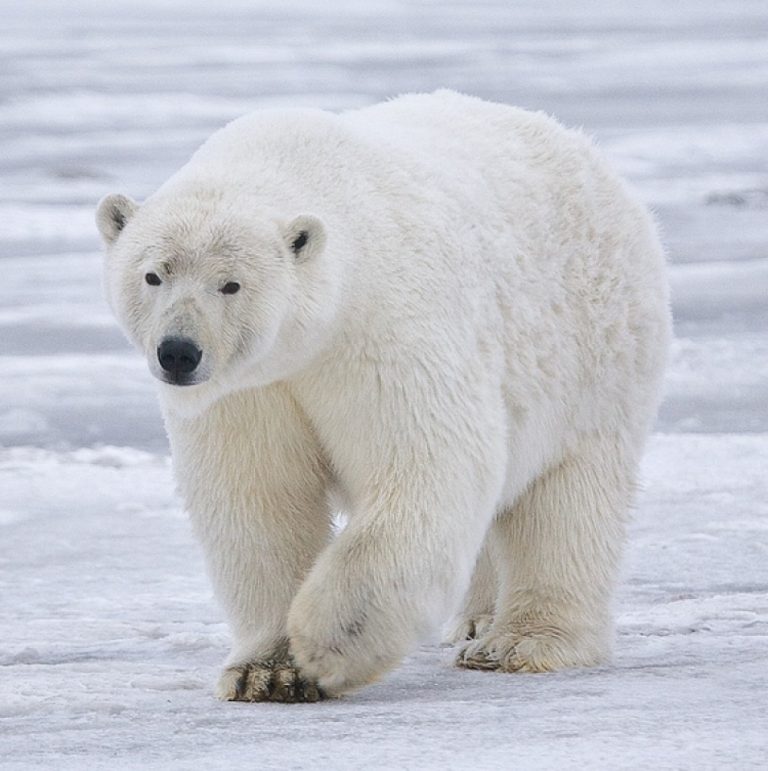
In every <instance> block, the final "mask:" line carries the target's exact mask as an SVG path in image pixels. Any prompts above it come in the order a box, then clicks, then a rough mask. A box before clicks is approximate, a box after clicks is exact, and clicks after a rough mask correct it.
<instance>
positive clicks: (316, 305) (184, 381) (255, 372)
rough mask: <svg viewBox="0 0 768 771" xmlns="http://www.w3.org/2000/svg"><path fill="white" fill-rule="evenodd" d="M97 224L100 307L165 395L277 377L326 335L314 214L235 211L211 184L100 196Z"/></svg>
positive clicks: (321, 247)
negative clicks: (101, 259) (135, 196)
mask: <svg viewBox="0 0 768 771" xmlns="http://www.w3.org/2000/svg"><path fill="white" fill-rule="evenodd" d="M96 221H97V224H98V227H99V231H100V233H101V236H102V238H103V240H104V243H105V246H106V266H105V288H106V294H107V299H108V301H109V304H110V306H111V307H112V310H113V311H114V313H115V315H116V317H117V319H118V322H119V323H120V325H121V326H122V328H123V330H124V332H125V333H126V335H127V336H128V338H129V339H130V340H131V341H132V342H133V343H134V344H135V345H136V346H137V347H139V348H140V349H141V350H142V351H143V353H144V354H145V356H146V357H147V360H148V362H149V368H150V370H151V372H152V374H153V375H154V376H155V377H157V378H158V379H159V380H160V381H161V382H162V383H163V384H164V386H163V391H165V393H166V395H170V394H171V393H173V394H174V398H176V397H180V392H181V391H184V392H185V394H184V396H183V397H181V398H182V399H186V400H189V397H191V395H192V392H196V393H197V394H198V395H202V392H206V394H209V395H210V396H212V397H214V398H217V397H218V396H220V395H222V394H223V393H226V392H228V391H232V390H238V389H240V388H243V387H249V386H255V385H265V384H267V383H269V382H274V381H276V380H279V379H283V378H285V377H287V376H289V375H290V374H292V373H294V372H296V371H297V370H299V369H301V368H302V367H303V366H306V364H307V363H308V362H309V361H310V360H311V359H312V358H313V357H314V356H316V355H317V353H318V351H319V350H320V349H321V348H322V344H323V341H324V340H325V339H326V338H327V337H328V334H329V333H330V328H331V327H332V326H333V321H334V316H335V312H334V308H335V305H336V303H335V299H336V294H337V291H336V290H337V288H338V286H337V284H338V281H337V280H336V277H335V275H334V269H333V266H332V265H330V261H329V260H328V259H327V258H326V254H325V252H326V248H325V247H326V234H325V227H324V225H323V223H322V222H321V220H320V219H318V218H317V217H315V216H313V215H309V214H301V215H298V216H291V217H286V218H282V217H280V216H279V215H278V214H277V213H274V212H273V213H266V212H265V211H264V209H263V208H261V209H260V212H259V215H258V216H253V217H250V216H244V215H243V206H242V205H241V204H240V203H238V204H237V205H233V202H232V200H231V199H229V200H228V199H227V198H225V197H224V196H222V195H221V194H218V193H216V192H215V191H213V190H211V191H198V192H196V193H192V194H189V193H186V194H179V193H175V194H166V195H159V194H158V195H156V196H155V197H153V198H150V199H149V200H148V201H147V202H146V203H145V204H144V205H142V206H139V205H138V204H137V203H135V202H134V201H133V200H131V199H130V198H128V197H127V196H123V195H115V194H113V195H108V196H107V197H106V198H104V199H103V200H102V201H101V202H100V203H99V206H98V210H97V214H96ZM182 387H185V388H182ZM209 400H210V399H209V398H208V396H206V397H205V398H204V399H203V401H206V402H207V401H209Z"/></svg>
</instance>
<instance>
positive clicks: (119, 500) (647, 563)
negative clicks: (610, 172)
mask: <svg viewBox="0 0 768 771" xmlns="http://www.w3.org/2000/svg"><path fill="white" fill-rule="evenodd" d="M8 5H9V7H8V8H4V23H3V25H2V28H0V142H2V145H1V146H2V148H3V151H2V153H0V271H2V280H0V371H1V372H2V373H3V376H2V378H0V541H1V542H2V544H3V549H2V550H0V597H2V600H0V628H2V630H3V634H2V638H0V673H1V674H0V768H2V769H6V768H8V769H16V768H18V769H22V768H34V767H54V768H57V769H81V768H89V769H90V768H93V769H100V768H110V769H113V768H163V769H166V768H178V769H186V768H225V767H232V766H233V765H235V764H238V765H242V764H245V765H246V766H248V767H257V768H281V769H283V768H285V769H291V768H334V769H347V768H349V769H353V768H361V767H366V768H418V769H430V768H472V769H477V768H482V769H484V768H489V769H495V768H498V769H507V768H520V769H552V768H558V769H559V768H585V767H589V768H597V769H602V768H605V769H608V768H610V769H620V768H627V769H630V768H657V769H683V768H704V769H706V768H737V769H748V768H764V767H765V765H766V759H767V758H768V739H767V738H766V737H768V708H767V707H766V703H765V693H766V691H767V690H768V656H767V654H766V650H768V647H767V646H766V642H767V639H766V638H767V637H768V475H767V474H766V468H768V408H767V407H766V405H768V337H766V334H765V330H766V328H768V230H766V221H767V220H766V215H767V213H768V115H767V114H766V111H765V105H766V104H768V67H767V66H766V61H768V46H767V45H766V40H768V6H766V5H765V3H764V2H763V1H762V0H754V1H753V0H740V1H739V2H730V3H726V2H719V1H716V0H710V1H709V2H705V3H702V2H694V1H693V0H683V1H682V2H679V3H674V4H673V3H669V2H666V0H665V1H663V2H662V0H649V1H648V2H646V3H643V4H642V5H641V7H637V5H638V4H635V3H629V2H617V1H616V0H613V1H612V2H611V1H610V0H584V2H580V3H573V4H567V3H559V2H555V0H546V1H545V2H539V1H536V2H534V0H524V1H523V2H520V3H507V2H502V1H501V0H489V1H488V2H483V3H471V2H470V1H469V0H456V2H451V3H436V2H430V1H428V0H426V1H424V2H419V3H406V2H397V1H396V0H377V1H376V2H362V3H361V2H358V3H353V2H343V3H334V4H330V3H320V2H312V1H311V0H305V1H304V2H297V1H296V0H291V1H290V2H284V3H281V4H274V3H271V4H270V3H266V2H245V0H229V1H228V2H226V3H217V4H215V8H214V6H213V5H211V4H209V3H207V2H204V1H203V0H192V2H185V3H181V2H180V0H163V2H149V0H140V2H134V3H131V4H118V3H109V2H104V1H103V0H101V1H100V2H95V0H71V1H70V2H68V3H67V4H60V3H58V2H54V0H40V2H36V3H15V4H8ZM438 86H449V87H454V88H459V89H462V90H466V91H469V92H472V93H475V94H478V95H480V96H484V97H488V98H494V99H500V100H503V101H508V102H512V103H517V104H521V105H523V106H528V107H534V108H538V109H544V110H547V111H550V112H553V113H555V114H557V115H558V116H559V117H560V118H561V119H562V120H564V121H565V122H566V123H569V124H572V125H583V126H584V128H585V129H586V130H587V131H589V132H590V133H592V134H594V135H595V136H596V138H597V139H598V141H599V142H600V144H601V146H602V147H603V149H604V151H605V152H606V153H607V154H608V155H609V156H611V157H612V159H613V160H614V161H615V162H616V164H617V165H618V166H619V168H620V169H622V171H623V172H624V173H625V174H626V175H627V176H628V178H629V179H630V181H631V183H632V184H633V185H635V186H636V187H637V189H638V190H639V191H640V193H641V195H642V196H643V197H644V198H645V199H646V200H647V201H648V203H649V204H650V205H651V206H653V208H654V209H655V210H656V212H657V214H658V217H659V219H660V222H661V226H662V230H663V232H664V236H665V241H666V243H667V244H668V247H669V252H670V260H671V263H672V264H671V281H672V290H673V305H674V312H675V321H676V333H677V340H676V342H675V346H674V350H673V356H672V362H671V366H670V371H669V375H668V378H667V397H666V399H665V402H664V404H663V405H662V409H661V412H660V416H659V420H658V422H657V425H656V432H655V434H654V436H653V437H652V440H651V442H650V445H649V449H648V453H647V455H646V458H645V461H644V465H643V487H642V492H641V494H640V496H639V500H638V502H637V507H636V510H635V511H634V515H633V520H632V524H631V527H630V532H629V538H628V548H627V556H626V560H625V567H624V578H623V581H622V584H621V588H620V591H619V592H618V596H617V600H616V606H617V638H616V652H615V659H614V661H613V663H612V664H611V665H609V666H605V667H602V668H600V669H596V670H591V671H571V672H564V673H559V674H555V675H541V676H533V675H519V676H513V675H509V676H502V675H494V674H488V673H482V672H468V671H461V670H457V669H454V668H452V667H451V666H450V658H451V653H450V651H449V650H446V649H443V648H441V647H440V646H439V645H438V644H437V643H435V642H433V643H430V644H427V645H425V646H424V647H422V648H420V649H419V650H418V651H417V652H415V653H414V655H413V656H412V657H410V658H409V659H408V660H407V661H406V662H405V663H404V664H403V666H402V667H400V668H399V669H398V670H396V671H395V672H393V673H392V674H391V675H389V676H388V677H387V678H385V679H384V680H383V681H382V682H380V683H378V684H376V685H374V686H372V687H370V688H368V689H366V690H364V691H362V692H360V693H357V694H353V695H351V696H349V697H347V698H345V699H343V700H340V701H338V702H333V703H323V704H320V705H297V706H291V705H275V704H261V705H244V704H220V703H218V702H216V701H215V700H214V699H213V697H212V695H211V690H212V685H213V682H214V681H215V677H216V673H217V669H218V666H219V664H220V662H221V660H222V659H223V657H224V656H225V655H226V652H227V641H228V635H227V629H226V626H225V624H224V623H223V619H222V615H221V612H220V610H219V609H218V607H217V606H216V604H215V603H214V601H213V600H212V597H211V591H210V586H209V583H208V581H207V579H206V577H205V574H204V570H203V566H202V559H201V554H200V551H199V548H198V546H197V545H196V543H195V542H194V539H193V538H192V536H191V533H190V528H189V524H188V522H187V519H186V517H185V515H184V513H183V512H182V510H181V507H180V504H179V501H178V499H177V498H176V496H175V493H174V485H173V481H172V479H171V474H170V465H169V460H168V454H167V453H168V451H167V443H166V440H165V437H164V433H163V428H162V421H161V419H160V415H159V411H158V409H157V406H156V403H155V399H154V391H153V386H152V382H151V379H150V377H149V375H148V373H147V371H146V365H145V363H144V362H143V361H141V359H140V358H139V357H138V356H137V355H136V354H135V353H133V352H132V351H131V350H130V349H129V348H128V346H127V344H126V343H125V341H124V340H123V338H122V336H121V335H120V333H119V332H118V330H117V329H116V328H115V326H114V322H113V321H112V318H111V315H110V313H109V310H108V309H107V308H106V305H105V303H104V301H103V299H102V292H101V286H100V255H99V251H98V250H99V245H98V240H97V238H96V234H95V228H94V226H93V220H92V212H93V207H94V204H95V201H96V200H97V199H98V198H99V197H100V196H101V195H103V194H105V193H107V192H110V191H112V190H117V191H124V192H129V193H131V194H132V195H134V196H136V197H138V198H141V197H142V196H144V195H146V194H147V193H149V192H150V191H151V190H152V189H153V188H154V187H155V186H156V185H157V184H159V183H160V182H161V181H162V180H163V179H164V178H165V177H166V176H168V174H170V173H171V172H172V171H173V170H174V169H175V168H176V167H178V165H180V164H181V163H183V161H184V160H185V159H186V157H188V156H189V154H190V153H191V151H192V150H193V149H194V148H195V146H196V145H197V144H198V143H199V142H200V141H201V140H202V139H203V138H204V137H205V136H206V135H207V134H209V133H210V132H211V131H212V130H213V129H215V128H216V127H218V126H219V125H221V124H222V123H223V122H225V121H227V120H229V119H231V118H233V117H235V116H236V115H238V114H240V113H242V112H244V111H246V110H249V109H253V108H255V107H259V106H266V105H270V106H271V105H280V104H311V105H316V106H321V107H326V108H331V109H339V108H344V107H351V106H357V105H361V104H366V103H370V102H373V101H376V100H378V99H380V98H384V97H386V96H389V95H392V94H394V93H398V92H402V91H409V90H427V89H432V88H436V87H438Z"/></svg>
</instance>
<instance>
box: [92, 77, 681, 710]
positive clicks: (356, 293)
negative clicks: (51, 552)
mask: <svg viewBox="0 0 768 771" xmlns="http://www.w3.org/2000/svg"><path fill="white" fill-rule="evenodd" d="M97 218H98V222H99V226H100V229H101V232H102V235H103V237H104V240H105V242H106V244H107V260H106V285H107V292H108V295H109V298H110V302H111V304H112V307H113V308H114V311H115V313H116V315H117V318H118V319H119V321H120V322H121V324H122V326H123V328H124V329H125V330H126V332H127V334H128V335H129V337H130V338H131V339H132V340H133V341H134V342H135V343H136V345H138V346H139V347H140V348H141V349H142V350H143V351H144V352H145V354H146V356H147V358H148V360H149V362H150V367H151V369H152V371H153V372H154V373H155V374H156V375H157V376H158V377H159V378H162V377H163V376H164V373H163V371H162V369H161V367H160V366H159V364H158V361H157V347H158V345H159V343H160V341H161V340H162V339H164V338H166V337H168V336H169V335H171V336H174V335H175V336H182V337H185V338H187V339H190V340H192V341H194V342H195V344H196V345H197V346H199V348H200V349H201V350H202V352H203V356H202V361H201V362H200V365H199V367H198V368H197V370H196V371H195V373H194V379H193V383H192V384H191V385H188V386H183V387H182V386H179V385H172V384H167V383H163V384H161V386H160V396H161V402H162V407H163V411H164V415H165V420H166V425H167V429H168V434H169V437H170V441H171V446H172V451H173V457H174V463H175V469H176V475H177V479H178V483H179V488H180V490H181V493H182V495H183V497H184V501H185V503H186V506H187V508H188V509H189V512H190V514H191V517H192V521H193V523H194V527H195V529H196V532H197V534H198V536H199V538H200V540H201V541H202V544H203V546H204V549H205V552H206V555H207V559H208V564H209V567H210V572H211V576H212V578H213V582H214V584H215V587H216V591H217V594H218V596H219V598H220V600H221V602H222V603H223V606H224V607H225V609H226V612H227V614H228V617H229V619H230V622H231V629H232V635H233V638H234V646H233V649H232V653H231V655H230V657H229V659H228V661H227V663H226V668H225V670H224V674H223V676H222V679H221V681H220V684H219V694H220V696H221V697H222V698H225V699H246V700H261V699H270V698H271V699H276V700H283V701H294V700H313V699H316V698H319V697H321V696H322V695H323V694H330V695H335V694H340V693H342V692H344V691H348V690H350V689H353V688H356V687H359V686H362V685H364V684H366V683H370V682H371V681H373V680H375V679H376V678H378V677H379V676H381V675H382V674H383V673H384V672H386V671H387V670H388V669H389V668H391V667H393V666H394V665H396V664H397V663H398V661H399V660H400V659H401V657H402V656H403V655H404V654H405V653H406V652H407V651H408V650H409V649H410V648H411V646H412V645H413V644H414V643H415V642H416V641H417V640H418V639H419V638H420V637H421V636H422V635H424V634H425V632H426V631H427V630H429V629H430V628H432V627H434V625H435V624H437V623H439V622H441V621H443V620H444V619H445V617H446V614H449V613H450V612H451V611H452V610H455V609H456V608H457V607H460V602H461V600H462V597H463V596H464V595H465V594H466V599H465V600H464V604H463V609H461V610H460V611H459V617H458V619H457V620H456V625H455V626H456V631H455V633H454V638H455V639H456V641H460V642H461V643H462V645H463V647H462V649H461V650H460V652H459V655H458V659H457V661H458V663H459V664H460V665H463V666H468V667H481V668H487V669H497V670H500V671H506V672H510V671H528V672H540V671H546V670H554V669H560V668H562V667H572V666H590V665H593V664H597V663H599V662H601V661H604V660H605V659H606V657H607V656H608V655H609V650H610V647H611V637H612V634H611V612H610V598H611V591H612V587H613V584H614V581H615V577H616V571H617V563H618V560H619V556H620V552H621V547H622V539H623V533H624V521H625V518H626V514H627V508H628V506H629V504H630V501H631V497H632V490H633V485H634V482H635V475H636V470H637V465H638V459H639V456H640V453H641V450H642V447H643V443H644V440H645V438H646V434H647V432H648V429H649V425H650V423H651V421H652V419H653V416H654V413H655V410H656V405H657V400H658V394H659V382H660V379H661V376H662V372H663V369H664V365H665V359H666V351H667V345H668V340H669V334H670V316H669V311H668V300H667V289H666V284H665V278H664V270H665V269H664V260H663V256H662V251H661V249H660V247H659V243H658V240H657V236H656V233H655V230H654V227H653V225H652V223H651V221H650V219H649V217H648V215H647V213H646V212H645V210H644V209H643V207H642V206H641V205H640V204H639V203H638V202H637V201H636V200H635V198H633V196H632V195H631V194H630V193H628V192H627V190H626V189H625V188H624V186H623V185H622V183H621V182H620V181H619V180H618V179H617V178H616V176H615V175H614V174H613V173H612V172H611V171H610V169H609V168H608V167H607V166H606V164H605V163H604V161H603V160H602V159H601V158H600V157H599V155H598V154H597V153H596V151H595V149H594V147H593V146H592V144H591V143H590V142H589V141H588V140H587V139H586V138H584V137H583V136H582V135H581V134H579V133H577V132H572V131H567V130H565V129H563V128H562V127H561V126H560V125H558V124H557V123H556V122H555V121H553V120H551V119H550V118H548V117H546V116H544V115H541V114H534V113H530V112H525V111H522V110H519V109H515V108H512V107H507V106H502V105H498V104H490V103H487V102H483V101H481V100H478V99H473V98H470V97H466V96H461V95H459V94H456V93H452V92H447V91H442V92H438V93H435V94H431V95H410V96H405V97H401V98H399V99H396V100H394V101H391V102H387V103H384V104H380V105H376V106H373V107H369V108H366V109H362V110H357V111H352V112H347V113H343V114H340V115H333V114H328V113H325V112H321V111H311V110H295V111H294V110H290V111H288V110H280V111H263V112H259V113H255V114H252V115H248V116H245V117H243V118H241V119H239V120H236V121H234V122H233V123H231V124H229V125H228V126H226V127H225V128H224V129H222V130H221V131H219V132H217V133H216V134H214V135H213V136H212V137H211V139H210V140H209V141H208V142H206V144H205V145H203V147H202V148H201V149H200V150H199V151H198V152H197V153H196V154H195V156H194V157H193V158H192V159H191V161H190V162H189V163H188V164H187V165H186V166H185V167H184V168H182V169H181V170H180V171H179V172H178V173H177V174H176V175H175V176H174V177H172V178H171V179H170V180H169V181H168V182H167V183H166V184H165V185H164V186H163V187H162V188H161V189H160V190H159V191H158V192H157V193H156V194H155V195H153V196H152V197H151V198H150V199H149V200H147V201H146V203H145V204H144V205H142V206H141V207H139V206H138V205H137V204H135V203H134V202H133V201H131V200H130V199H128V198H126V197H124V196H108V197H107V198H106V199H105V200H104V201H102V203H101V204H100V207H99V212H98V216H97ZM147 272H154V273H155V274H156V275H157V276H158V277H159V278H160V279H161V281H162V283H161V284H160V285H157V286H154V285H149V284H148V283H147V282H146V281H145V280H144V276H145V274H146V273H147ZM227 282H238V283H239V284H240V285H241V289H240V291H239V292H237V293H236V294H223V293H222V292H221V291H220V288H221V287H222V286H223V285H225V284H226V283H227ZM331 500H334V501H341V505H342V506H343V508H344V509H345V510H346V512H347V513H348V515H349V523H348V525H347V527H346V528H345V529H344V530H343V532H341V533H340V534H339V535H338V536H337V537H335V538H332V537H331V524H332V520H331V514H332V505H331V503H330V501H331ZM473 573H474V578H473Z"/></svg>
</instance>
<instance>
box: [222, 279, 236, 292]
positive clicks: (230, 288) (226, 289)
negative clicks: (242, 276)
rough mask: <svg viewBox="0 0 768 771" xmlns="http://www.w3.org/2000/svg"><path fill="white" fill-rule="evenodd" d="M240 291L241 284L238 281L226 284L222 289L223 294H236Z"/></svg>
mask: <svg viewBox="0 0 768 771" xmlns="http://www.w3.org/2000/svg"><path fill="white" fill-rule="evenodd" d="M239 291H240V284H238V283H237V281H228V282H227V283H226V284H224V286H223V287H221V293H222V294H235V292H239Z"/></svg>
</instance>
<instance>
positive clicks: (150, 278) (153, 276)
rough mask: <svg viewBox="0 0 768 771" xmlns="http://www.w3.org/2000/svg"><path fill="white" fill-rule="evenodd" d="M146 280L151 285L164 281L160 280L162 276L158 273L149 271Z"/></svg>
mask: <svg viewBox="0 0 768 771" xmlns="http://www.w3.org/2000/svg"><path fill="white" fill-rule="evenodd" d="M144 280H145V281H146V282H147V283H148V284H149V285H150V286H160V284H162V283H163V282H162V281H161V280H160V276H158V275H157V273H147V274H146V276H144Z"/></svg>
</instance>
